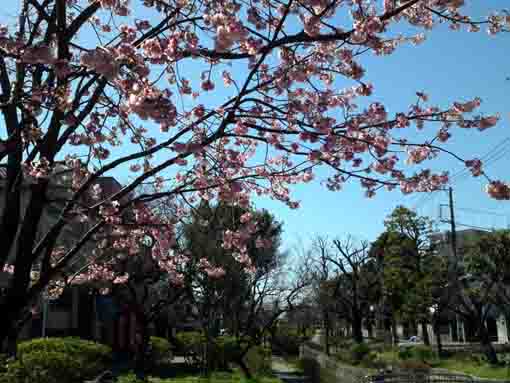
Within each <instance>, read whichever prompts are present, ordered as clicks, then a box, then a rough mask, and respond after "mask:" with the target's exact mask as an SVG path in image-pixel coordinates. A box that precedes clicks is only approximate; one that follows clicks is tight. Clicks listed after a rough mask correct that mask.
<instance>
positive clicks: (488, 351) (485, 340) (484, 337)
mask: <svg viewBox="0 0 510 383" xmlns="http://www.w3.org/2000/svg"><path fill="white" fill-rule="evenodd" d="M479 333H480V344H481V346H482V351H483V353H484V354H485V356H486V357H487V360H488V362H489V363H490V364H493V365H494V364H498V355H497V354H496V350H495V349H494V346H493V345H492V342H491V341H490V337H489V330H488V329H487V326H486V325H485V323H481V324H480V331H479Z"/></svg>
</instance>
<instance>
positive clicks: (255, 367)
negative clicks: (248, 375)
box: [244, 346, 271, 375]
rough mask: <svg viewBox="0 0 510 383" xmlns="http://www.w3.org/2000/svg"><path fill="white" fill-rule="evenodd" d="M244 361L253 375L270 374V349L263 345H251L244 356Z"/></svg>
mask: <svg viewBox="0 0 510 383" xmlns="http://www.w3.org/2000/svg"><path fill="white" fill-rule="evenodd" d="M244 361H245V363H246V364H247V365H248V368H249V369H250V371H252V372H253V373H255V375H270V374H271V349H270V348H267V347H263V346H255V347H252V348H251V349H250V350H249V351H248V353H247V354H246V355H245V357H244Z"/></svg>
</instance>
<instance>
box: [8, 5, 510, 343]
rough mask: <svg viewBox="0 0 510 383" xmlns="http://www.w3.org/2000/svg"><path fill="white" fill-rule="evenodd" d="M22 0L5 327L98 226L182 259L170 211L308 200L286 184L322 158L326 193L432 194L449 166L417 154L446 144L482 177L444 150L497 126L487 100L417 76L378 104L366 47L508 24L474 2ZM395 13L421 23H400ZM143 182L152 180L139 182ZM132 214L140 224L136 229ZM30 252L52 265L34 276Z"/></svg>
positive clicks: (161, 258) (11, 46)
mask: <svg viewBox="0 0 510 383" xmlns="http://www.w3.org/2000/svg"><path fill="white" fill-rule="evenodd" d="M19 3H20V12H19V19H18V20H17V22H16V23H15V24H16V25H9V26H7V25H3V26H0V92H1V93H0V108H1V112H2V115H3V122H2V124H1V125H0V129H1V130H0V161H3V162H2V165H3V166H4V168H5V174H4V176H3V180H2V185H4V186H2V190H3V191H5V193H3V196H2V199H3V202H2V206H3V210H2V212H1V221H0V236H1V238H2V245H3V246H4V248H3V252H2V253H1V254H0V269H4V268H5V270H6V271H10V272H12V273H13V276H12V281H11V283H10V286H9V288H8V289H7V292H6V293H5V294H4V295H3V296H2V299H1V301H0V306H1V309H0V310H1V311H2V312H9V313H12V314H9V315H8V316H3V319H2V320H3V321H5V323H0V328H10V327H11V325H10V324H9V323H12V321H13V320H14V319H13V318H16V317H17V316H18V314H19V312H20V310H21V309H22V308H23V307H25V306H26V305H27V304H28V302H29V301H30V300H31V299H33V298H34V297H35V296H36V295H37V294H38V293H39V292H41V291H42V290H43V289H44V288H45V287H46V286H47V285H48V283H49V282H50V281H51V280H54V279H55V277H56V276H57V275H59V274H60V273H62V272H63V270H65V268H66V267H67V266H68V265H69V264H70V263H71V261H72V260H73V258H75V257H76V254H78V253H79V250H80V249H81V248H82V247H83V246H84V245H85V244H86V243H88V242H90V241H91V239H93V238H95V237H94V236H96V235H99V234H101V233H103V234H104V233H112V232H114V231H116V230H123V233H124V234H123V235H119V236H118V237H116V238H119V239H118V240H113V241H114V243H113V246H114V247H116V248H117V249H124V250H125V251H126V252H127V253H128V254H135V253H136V250H133V249H137V244H139V242H140V240H141V238H143V237H144V236H146V235H150V236H151V237H152V238H154V239H155V243H156V244H155V246H153V249H152V252H153V254H152V256H153V257H155V258H156V259H157V260H158V262H159V263H160V264H161V265H163V266H165V267H167V268H168V270H174V269H175V264H176V263H178V261H176V259H177V260H178V258H172V259H173V260H168V257H169V254H170V252H169V249H170V248H171V246H172V243H173V242H174V241H175V238H174V225H175V222H177V221H178V220H179V219H180V217H181V216H182V215H184V214H185V211H186V209H184V208H183V206H185V205H191V206H193V205H194V204H195V203H197V202H198V201H199V200H217V201H219V202H221V203H230V204H235V205H238V206H241V207H246V206H248V205H249V204H250V196H252V195H254V194H256V195H265V196H268V197H270V198H273V199H276V200H279V201H282V202H283V203H285V204H287V205H288V206H290V207H291V208H297V207H298V206H299V203H298V202H297V201H295V200H293V199H292V197H291V194H290V190H291V186H292V185H293V184H296V183H306V182H310V181H311V180H312V179H313V178H314V174H316V172H315V169H316V168H317V167H319V166H322V167H324V168H326V169H328V170H329V172H328V176H327V177H326V179H324V180H321V181H322V182H323V183H324V185H325V187H327V188H328V189H331V190H340V189H341V188H342V185H343V184H344V183H346V182H348V181H354V182H359V183H360V185H361V188H362V189H364V191H365V193H366V195H367V196H369V197H370V196H373V195H374V194H375V193H376V191H377V190H378V189H380V188H383V187H386V188H388V189H394V188H398V189H400V190H401V191H402V192H403V193H412V192H428V191H432V190H435V189H437V188H439V187H441V186H442V185H444V184H445V183H447V182H448V174H447V173H434V172H432V171H431V170H428V169H427V168H426V167H424V165H423V164H425V163H426V161H427V160H430V159H433V158H435V157H436V156H438V155H440V154H445V155H449V156H453V157H454V158H456V159H457V160H459V161H463V162H464V163H465V165H466V166H467V167H468V168H469V169H470V170H471V172H472V173H473V175H474V176H485V177H487V175H485V173H484V172H483V167H482V163H481V162H480V160H479V159H477V158H472V157H469V155H470V154H469V153H466V155H467V156H468V157H467V158H463V157H461V156H460V155H459V154H454V153H451V152H449V151H447V150H446V149H445V148H444V147H442V145H444V143H445V142H446V141H448V139H449V137H450V135H451V134H453V133H454V131H455V130H456V129H478V130H480V131H483V130H485V129H488V128H491V127H493V126H495V125H496V124H497V122H498V116H496V115H483V114H478V113H477V112H476V111H477V109H478V108H479V106H480V99H478V98H476V99H473V100H467V101H466V100H463V101H453V100H452V102H451V105H449V106H448V107H446V108H440V107H438V106H435V105H430V104H429V103H428V97H427V95H426V94H425V93H423V92H421V91H420V92H417V93H416V96H417V97H416V99H415V100H409V104H410V106H409V108H408V109H407V110H403V111H401V112H399V113H396V114H391V115H390V114H389V113H388V112H387V108H386V106H385V105H384V104H382V103H380V102H370V96H371V94H372V93H373V92H375V91H376V89H377V88H376V87H375V86H373V85H372V84H371V83H369V82H368V80H367V79H365V76H364V74H365V69H364V68H363V67H362V66H361V64H360V62H359V58H360V56H362V55H376V56H384V55H389V54H391V53H392V52H394V51H395V50H396V49H398V48H399V47H400V46H402V45H405V44H418V43H420V42H421V41H422V40H423V38H424V37H423V35H422V34H421V33H420V30H429V29H431V28H433V27H434V26H435V25H437V24H438V23H442V22H444V23H449V24H450V26H451V28H452V29H458V28H469V29H470V30H472V31H474V32H476V31H478V30H488V31H489V32H490V33H498V32H501V31H505V30H507V29H508V27H509V25H510V16H508V15H507V14H505V13H499V14H498V13H494V14H492V15H490V16H488V17H487V18H485V19H480V20H478V21H475V20H472V19H471V18H470V17H468V16H465V15H464V13H465V12H466V13H467V12H468V11H469V9H468V8H467V7H465V6H464V1H463V0H408V1H402V0H384V1H379V0H378V1H370V0H369V1H362V0H250V1H246V0H193V1H191V0H131V2H129V1H128V0H19ZM345 16H350V17H345ZM397 22H401V23H402V22H403V23H407V24H410V25H411V26H412V28H411V29H412V30H415V31H416V33H413V34H412V35H409V36H404V35H402V34H400V33H397V32H396V31H395V25H396V23H397ZM357 103H358V104H363V105H367V106H366V107H359V106H357ZM425 125H427V129H428V130H429V131H430V137H429V139H428V140H426V141H424V142H412V141H410V140H409V138H407V136H408V135H406V133H405V132H406V131H407V130H409V129H414V128H416V129H422V128H424V126H425ZM429 125H430V126H429ZM62 161H63V162H64V163H65V165H64V167H65V169H67V171H71V174H72V176H71V182H70V186H69V188H70V190H71V193H70V195H69V196H68V197H67V198H66V200H65V205H64V206H63V207H62V209H61V211H60V212H59V214H58V219H57V220H56V221H55V222H54V223H52V225H51V226H50V227H41V217H42V216H43V213H44V211H45V209H46V207H47V206H48V204H49V203H50V201H49V199H50V197H49V196H48V194H49V193H48V191H49V190H50V189H49V188H50V184H51V182H50V181H51V180H52V179H53V176H55V175H56V174H57V173H58V172H59V171H61V170H62V167H61V166H60V167H59V166H57V165H58V163H59V162H62ZM417 164H419V166H411V165H417ZM127 169H129V170H130V171H131V172H132V177H131V178H130V180H129V181H128V182H126V183H125V184H124V186H123V187H122V188H119V190H117V191H116V192H114V193H111V194H109V195H108V196H107V197H106V198H97V196H98V195H100V193H99V192H100V190H98V189H99V188H100V187H98V180H99V179H100V177H103V176H108V175H114V174H116V172H117V171H120V170H122V171H125V170H127ZM321 173H322V172H321ZM487 178H488V177H487ZM147 184H149V185H152V186H153V191H151V192H144V193H141V194H140V193H138V194H135V193H134V191H135V190H136V189H137V188H138V187H139V186H140V185H147ZM487 192H488V193H489V195H490V196H492V197H494V198H497V199H510V188H509V185H508V184H506V183H504V182H503V181H498V180H491V179H489V178H488V184H487ZM95 197H96V198H95ZM94 198H95V199H94ZM161 198H167V199H168V200H170V201H172V202H171V203H173V204H174V205H175V206H176V208H175V209H174V213H175V216H173V217H171V219H169V218H166V219H162V218H161V217H159V218H155V215H154V214H152V213H151V212H150V209H149V208H147V206H148V204H150V203H151V202H152V201H155V200H158V199H161ZM83 201H89V202H88V203H84V202H83ZM22 202H23V203H22ZM22 206H23V207H22ZM125 211H131V214H130V218H129V220H128V221H129V223H130V225H135V227H136V229H129V231H128V235H125V233H126V227H125V226H123V225H124V224H125V223H126V222H127V221H126V220H125V217H124V216H123V215H122V214H124V212H125ZM91 217H93V219H92V218H91ZM123 217H124V218H123ZM87 219H88V220H89V221H91V223H90V226H89V230H87V231H86V232H85V233H84V234H83V236H81V237H80V238H79V239H77V240H76V241H75V243H72V244H70V245H69V246H67V248H64V249H61V248H58V249H59V250H58V252H59V254H58V261H56V262H50V261H49V260H50V259H51V258H52V254H53V256H55V251H56V249H57V247H56V244H57V243H58V242H59V240H60V239H61V238H62V236H63V235H64V234H63V233H64V232H65V228H66V227H67V226H68V225H71V224H72V222H74V221H77V220H82V221H83V220H87ZM255 226H256V223H255V222H254V223H253V224H251V223H250V222H247V224H246V225H245V226H244V227H243V228H241V229H240V230H239V231H237V232H229V233H227V235H226V236H225V244H224V245H225V246H226V247H227V248H228V249H231V250H232V253H233V255H234V256H235V257H236V259H239V260H242V259H246V257H243V256H242V255H243V254H244V253H245V251H246V241H247V240H248V239H249V237H250V235H251V233H252V232H254V231H255ZM13 253H14V255H11V254H13ZM240 255H241V256H240ZM9 260H10V262H8V261H9ZM37 264H42V265H43V267H42V269H41V271H40V273H39V274H38V276H37V278H36V279H35V281H32V282H30V273H31V271H32V269H33V267H34V265H37ZM13 266H14V267H13ZM96 269H97V270H100V268H97V267H96ZM219 274H221V273H219ZM111 277H112V278H117V277H118V276H115V277H114V276H111ZM176 278H177V277H176ZM177 279H178V278H177ZM3 324H5V325H6V326H3ZM2 331H3V330H2ZM0 335H1V334H0ZM0 338H1V337H0ZM0 340H1V339H0Z"/></svg>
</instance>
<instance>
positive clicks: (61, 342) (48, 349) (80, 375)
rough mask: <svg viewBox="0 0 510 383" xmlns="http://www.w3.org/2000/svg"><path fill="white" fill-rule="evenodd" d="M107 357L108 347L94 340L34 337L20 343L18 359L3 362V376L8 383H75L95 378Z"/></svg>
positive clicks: (108, 359)
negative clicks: (4, 370) (4, 369)
mask: <svg viewBox="0 0 510 383" xmlns="http://www.w3.org/2000/svg"><path fill="white" fill-rule="evenodd" d="M110 360H111V351H110V349H109V348H108V347H107V346H104V345H100V344H97V343H94V342H89V341H85V340H81V339H77V338H44V339H43V338H41V339H34V340H31V341H27V342H22V343H20V345H19V346H18V359H17V360H16V361H13V362H11V363H9V364H8V365H7V368H6V372H5V374H4V375H5V377H4V379H6V380H5V382H9V383H28V382H37V383H75V382H79V381H83V380H85V379H90V378H93V377H95V376H96V375H98V374H99V373H100V372H101V371H103V370H104V369H105V368H106V367H107V365H108V362H109V361H110ZM2 383H3V382H2Z"/></svg>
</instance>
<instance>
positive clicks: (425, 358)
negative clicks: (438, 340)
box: [412, 345, 436, 362]
mask: <svg viewBox="0 0 510 383" xmlns="http://www.w3.org/2000/svg"><path fill="white" fill-rule="evenodd" d="M412 353H413V357H414V359H416V360H421V361H422V362H432V361H433V360H435V359H436V353H435V352H434V350H432V347H430V346H425V345H419V346H416V347H413V349H412Z"/></svg>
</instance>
